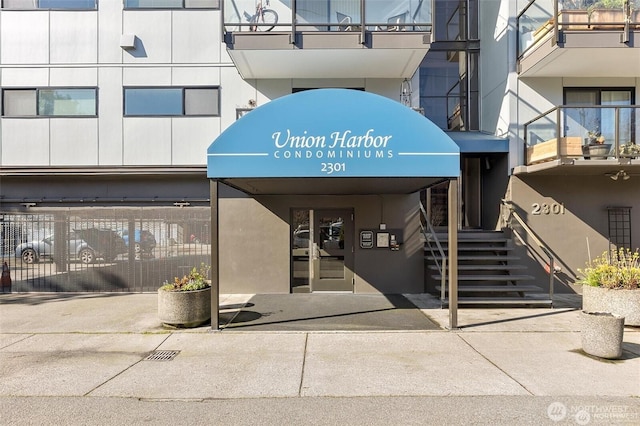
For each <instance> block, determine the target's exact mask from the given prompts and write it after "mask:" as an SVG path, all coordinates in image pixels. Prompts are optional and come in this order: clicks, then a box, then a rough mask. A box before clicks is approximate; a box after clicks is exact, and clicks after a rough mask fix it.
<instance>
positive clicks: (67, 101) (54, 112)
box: [2, 88, 98, 117]
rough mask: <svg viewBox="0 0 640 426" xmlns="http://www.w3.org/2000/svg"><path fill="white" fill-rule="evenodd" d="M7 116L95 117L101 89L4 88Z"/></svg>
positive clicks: (3, 107) (3, 105) (5, 114)
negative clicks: (98, 93) (98, 94)
mask: <svg viewBox="0 0 640 426" xmlns="http://www.w3.org/2000/svg"><path fill="white" fill-rule="evenodd" d="M2 95H3V104H2V115H3V116H5V117H81V116H89V117H95V116H96V115H97V110H98V109H97V89H95V88H91V89H66V88H39V89H4V90H3V91H2Z"/></svg>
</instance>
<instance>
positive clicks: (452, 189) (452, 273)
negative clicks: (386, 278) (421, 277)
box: [448, 179, 458, 330]
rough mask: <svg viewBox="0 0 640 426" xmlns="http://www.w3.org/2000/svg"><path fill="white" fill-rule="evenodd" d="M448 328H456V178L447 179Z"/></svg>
mask: <svg viewBox="0 0 640 426" xmlns="http://www.w3.org/2000/svg"><path fill="white" fill-rule="evenodd" d="M448 210H449V217H448V224H449V226H448V230H449V235H448V239H449V244H448V247H449V256H448V258H449V265H448V266H449V267H448V271H449V329H450V330H455V329H457V328H458V179H451V180H450V181H449V207H448Z"/></svg>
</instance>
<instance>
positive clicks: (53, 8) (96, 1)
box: [1, 0, 98, 11]
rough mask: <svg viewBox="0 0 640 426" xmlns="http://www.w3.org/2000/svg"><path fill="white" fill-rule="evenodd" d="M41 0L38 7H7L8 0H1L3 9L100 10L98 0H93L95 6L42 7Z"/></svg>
mask: <svg viewBox="0 0 640 426" xmlns="http://www.w3.org/2000/svg"><path fill="white" fill-rule="evenodd" d="M40 1H41V0H38V6H36V7H7V6H5V3H6V0H1V2H2V5H1V6H2V7H1V9H3V10H63V11H96V10H98V0H93V7H90V8H89V7H40Z"/></svg>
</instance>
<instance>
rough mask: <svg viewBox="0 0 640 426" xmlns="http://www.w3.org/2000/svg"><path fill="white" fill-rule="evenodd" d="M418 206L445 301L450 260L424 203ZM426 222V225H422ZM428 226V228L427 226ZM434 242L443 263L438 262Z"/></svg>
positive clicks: (423, 232) (441, 296)
mask: <svg viewBox="0 0 640 426" xmlns="http://www.w3.org/2000/svg"><path fill="white" fill-rule="evenodd" d="M418 206H419V207H420V212H421V213H422V219H423V220H421V221H420V228H421V230H422V235H424V238H425V241H426V242H427V246H428V247H429V251H430V252H431V256H432V257H433V259H434V261H435V263H436V267H437V268H438V272H439V273H440V299H441V300H444V299H445V298H446V292H447V288H446V285H447V262H448V258H447V256H445V254H444V250H443V249H442V245H441V244H440V240H439V239H438V236H437V235H436V232H435V230H434V229H433V226H432V225H431V221H430V220H429V216H428V215H427V211H426V210H425V208H424V206H423V205H422V201H419V202H418ZM423 221H424V224H423V223H422V222H423ZM425 225H426V226H425ZM432 242H434V243H435V245H436V248H437V250H438V254H439V255H440V259H441V261H442V264H441V262H438V256H437V255H436V253H435V252H434V250H433V245H432V244H431V243H432Z"/></svg>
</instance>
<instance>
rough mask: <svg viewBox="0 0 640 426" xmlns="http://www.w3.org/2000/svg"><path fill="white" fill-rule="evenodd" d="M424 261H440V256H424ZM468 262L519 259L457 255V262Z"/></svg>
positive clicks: (514, 257)
mask: <svg viewBox="0 0 640 426" xmlns="http://www.w3.org/2000/svg"><path fill="white" fill-rule="evenodd" d="M445 257H446V256H445ZM425 259H427V260H435V259H437V260H441V259H442V256H431V255H427V256H425ZM468 260H478V261H484V260H492V261H508V260H520V257H518V256H509V255H481V254H479V255H469V254H463V255H458V262H460V261H468Z"/></svg>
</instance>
